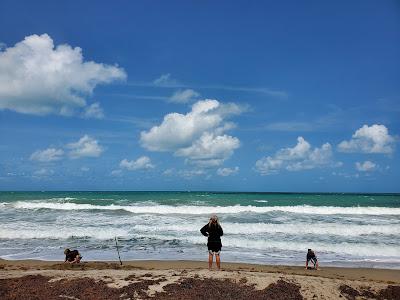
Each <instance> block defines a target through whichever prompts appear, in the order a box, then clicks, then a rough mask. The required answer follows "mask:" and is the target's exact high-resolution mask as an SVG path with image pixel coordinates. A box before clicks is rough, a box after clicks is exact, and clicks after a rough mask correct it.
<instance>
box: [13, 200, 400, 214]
mask: <svg viewBox="0 0 400 300" xmlns="http://www.w3.org/2000/svg"><path fill="white" fill-rule="evenodd" d="M9 205H11V206H12V207H14V208H17V209H54V210H125V211H128V212H132V213H137V214H185V215H209V214H210V213H218V214H238V213H259V214H260V213H269V212H275V211H276V212H288V213H297V214H309V215H400V208H391V207H361V206H357V207H337V206H309V205H298V206H251V205H248V206H243V205H234V206H194V205H181V206H172V205H147V206H145V205H141V206H135V205H127V206H124V205H108V206H102V205H92V204H77V203H51V202H26V201H19V202H15V203H12V204H9Z"/></svg>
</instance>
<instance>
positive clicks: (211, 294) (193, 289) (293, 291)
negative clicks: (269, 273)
mask: <svg viewBox="0 0 400 300" xmlns="http://www.w3.org/2000/svg"><path fill="white" fill-rule="evenodd" d="M155 298H156V299H160V300H172V299H176V300H187V299H200V300H201V299H204V300H205V299H207V300H209V299H214V300H225V299H238V300H242V299H243V300H244V299H246V300H248V299H251V300H259V299H260V300H262V299H271V300H280V299H282V300H283V299H285V300H301V299H303V297H302V296H301V294H300V286H298V285H296V284H293V283H290V282H286V281H284V280H278V282H277V283H273V284H271V285H269V286H268V287H267V288H265V289H264V290H256V289H255V288H254V286H249V285H244V284H237V283H235V282H233V281H231V280H228V279H224V280H220V279H211V278H206V279H193V278H186V279H183V280H182V281H181V282H180V283H174V284H169V285H167V286H165V287H164V292H163V293H157V294H156V295H155Z"/></svg>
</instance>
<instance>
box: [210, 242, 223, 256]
mask: <svg viewBox="0 0 400 300" xmlns="http://www.w3.org/2000/svg"><path fill="white" fill-rule="evenodd" d="M207 248H208V252H209V253H210V254H212V253H215V254H219V253H220V252H221V248H222V244H221V242H208V243H207Z"/></svg>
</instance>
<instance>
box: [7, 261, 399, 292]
mask: <svg viewBox="0 0 400 300" xmlns="http://www.w3.org/2000/svg"><path fill="white" fill-rule="evenodd" d="M222 269H223V270H222V271H216V270H213V271H209V270H208V269H207V263H206V262H197V261H130V262H125V263H124V264H123V266H120V265H119V263H116V262H83V263H81V264H78V265H69V264H62V263H57V262H54V261H34V260H23V261H8V260H0V299H251V300H256V299H400V270H389V269H366V268H333V267H326V268H321V270H319V271H316V270H305V269H304V268H303V267H295V266H266V265H252V264H239V263H223V264H222Z"/></svg>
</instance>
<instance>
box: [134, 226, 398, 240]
mask: <svg viewBox="0 0 400 300" xmlns="http://www.w3.org/2000/svg"><path fill="white" fill-rule="evenodd" d="M202 225H204V224H203V223H197V224H185V226H182V225H168V224H152V225H142V224H139V225H134V226H133V229H134V230H140V231H143V232H166V231H176V232H190V233H196V234H197V232H198V231H199V229H200V228H201V226H202ZM223 229H224V233H225V235H228V234H234V235H241V234H247V235H249V234H267V233H268V234H277V233H283V234H290V235H299V234H301V235H307V234H312V235H316V236H318V235H337V236H344V237H350V236H352V237H355V236H361V235H399V236H400V225H349V224H324V223H321V224H304V223H295V224H268V223H224V224H223Z"/></svg>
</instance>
